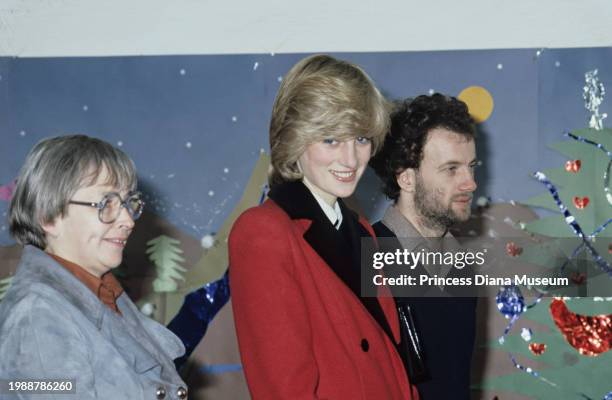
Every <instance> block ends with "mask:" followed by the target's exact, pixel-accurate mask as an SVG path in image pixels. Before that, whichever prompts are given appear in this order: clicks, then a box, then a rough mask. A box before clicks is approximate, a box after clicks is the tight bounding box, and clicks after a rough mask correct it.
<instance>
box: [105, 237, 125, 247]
mask: <svg viewBox="0 0 612 400" xmlns="http://www.w3.org/2000/svg"><path fill="white" fill-rule="evenodd" d="M104 241H106V242H110V243H112V244H114V245H115V246H120V247H125V244H126V243H127V238H109V239H104Z"/></svg>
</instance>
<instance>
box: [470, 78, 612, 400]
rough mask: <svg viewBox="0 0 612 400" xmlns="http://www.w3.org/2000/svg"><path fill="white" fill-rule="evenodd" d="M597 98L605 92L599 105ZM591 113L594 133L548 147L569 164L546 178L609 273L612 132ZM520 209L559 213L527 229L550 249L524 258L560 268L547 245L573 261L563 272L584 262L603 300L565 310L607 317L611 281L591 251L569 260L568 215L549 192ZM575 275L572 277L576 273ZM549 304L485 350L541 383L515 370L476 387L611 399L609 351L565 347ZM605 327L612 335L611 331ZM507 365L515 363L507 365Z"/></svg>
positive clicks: (575, 242) (572, 302) (578, 300)
mask: <svg viewBox="0 0 612 400" xmlns="http://www.w3.org/2000/svg"><path fill="white" fill-rule="evenodd" d="M595 74H596V72H595ZM591 78H592V75H591ZM587 83H588V74H587ZM602 89H603V88H602ZM602 98H603V90H602V93H601V97H600V98H599V102H597V104H596V105H597V106H598V105H599V104H600V103H601V99H602ZM585 100H587V99H586V96H585ZM592 100H593V99H591V101H592ZM587 104H588V102H587ZM587 109H589V106H588V105H587ZM590 110H591V111H592V112H594V113H593V115H594V117H593V118H592V119H591V122H590V126H591V128H588V129H584V130H579V131H575V132H572V134H570V135H568V136H569V140H564V141H562V142H559V143H554V144H552V145H551V146H550V147H551V148H553V149H554V150H556V151H558V152H560V153H561V154H563V155H564V156H566V157H567V158H568V160H567V162H566V164H565V165H563V166H560V167H559V168H553V169H549V170H545V171H543V173H544V175H545V176H546V177H547V178H548V180H549V181H550V182H551V183H552V184H553V185H554V186H555V188H556V189H557V192H558V196H559V200H560V201H561V202H562V203H563V204H564V205H565V206H566V207H567V210H568V211H569V212H570V213H571V215H572V216H573V217H574V218H575V222H577V224H578V225H579V226H580V228H581V229H582V231H583V232H584V234H585V236H587V237H589V236H591V235H593V236H592V237H590V238H588V239H587V240H588V242H589V244H590V245H591V246H592V248H593V249H594V250H595V251H596V252H597V253H598V254H599V255H600V256H602V257H603V259H604V260H605V262H606V263H607V265H608V266H612V256H611V253H612V228H611V227H609V226H608V225H607V224H608V223H610V221H611V219H612V195H610V192H609V180H608V181H607V182H606V180H605V176H606V174H607V175H609V174H610V172H612V171H610V170H609V168H610V163H611V161H610V160H611V158H610V153H609V152H608V151H609V150H612V130H611V129H603V127H602V126H601V121H602V120H603V119H604V118H605V114H604V115H599V114H598V111H597V110H596V109H595V110H593V109H590ZM595 117H597V118H595ZM606 171H607V172H606ZM606 187H608V189H606ZM525 203H526V204H527V205H530V206H534V207H542V208H545V209H548V210H551V211H553V212H556V214H555V215H551V216H548V217H545V218H541V219H538V220H535V221H532V222H530V223H527V224H526V225H525V229H526V230H527V231H529V232H531V233H534V234H538V235H543V236H545V237H548V238H550V241H549V244H551V245H550V246H538V247H533V248H528V249H525V252H524V253H523V254H522V255H521V257H522V258H523V259H524V260H525V261H528V262H530V263H532V264H535V265H538V266H541V267H542V268H548V269H550V270H551V271H552V270H554V269H559V268H560V267H561V265H560V263H559V261H560V258H559V256H558V254H557V252H556V251H551V250H550V249H551V246H552V247H555V248H556V249H560V250H561V252H562V253H563V255H564V258H565V260H567V259H569V258H570V256H571V255H575V256H578V257H575V259H573V260H572V262H570V263H568V264H567V267H568V272H571V270H572V268H575V267H576V268H577V266H578V261H576V260H582V261H586V263H585V264H586V265H588V270H586V274H585V276H586V279H588V288H589V292H587V293H598V295H599V296H600V297H573V298H571V299H566V304H567V307H568V309H569V310H571V312H572V313H576V314H581V315H587V316H598V315H603V316H606V315H611V314H612V297H609V296H612V277H611V275H610V274H608V273H606V272H604V271H602V268H600V267H599V266H597V265H596V264H595V262H594V261H595V259H594V258H593V256H592V253H591V252H589V251H587V250H586V249H584V248H582V250H580V251H577V252H576V253H574V250H575V249H576V248H577V247H578V246H580V245H581V243H582V239H580V238H578V237H577V236H576V234H575V233H574V232H573V230H572V228H571V226H570V225H569V224H568V221H567V220H566V218H565V216H563V215H562V214H560V213H559V206H558V205H557V203H556V201H555V200H554V198H553V197H552V196H551V193H550V192H549V191H545V193H543V194H541V195H539V196H536V197H534V198H531V199H529V200H527V201H526V202H525ZM569 222H571V218H570V221H569ZM610 225H612V224H610ZM606 228H608V229H606ZM568 238H573V239H568ZM562 258H563V257H562ZM578 272H579V271H578V270H576V271H575V272H574V273H576V274H577V273H578ZM575 276H576V277H577V278H579V277H580V276H579V275H575ZM606 293H607V295H606ZM548 294H549V295H550V294H551V293H548ZM587 295H589V294H587ZM606 296H608V297H606ZM528 302H529V301H528ZM550 303H551V298H550V297H544V298H543V299H542V301H541V302H540V303H539V304H537V305H535V306H534V307H532V308H529V309H528V310H527V311H525V312H524V313H523V314H522V315H521V317H520V319H519V323H518V324H517V325H516V326H515V327H514V328H513V329H512V330H511V331H510V333H509V334H508V335H507V336H506V337H505V338H504V340H503V341H499V340H498V339H497V338H495V339H493V340H491V342H490V343H489V344H488V347H489V348H491V349H495V350H496V351H504V352H507V353H508V354H509V355H513V356H514V357H516V358H515V360H516V361H517V363H518V364H520V365H522V366H523V367H525V368H530V371H536V372H537V374H539V377H535V376H533V375H532V374H530V373H527V372H525V371H523V370H520V369H519V368H517V369H515V370H514V371H515V372H512V373H509V374H505V375H501V376H497V377H492V378H489V379H486V380H485V381H484V382H482V384H481V385H479V386H480V387H482V388H486V389H489V390H493V391H497V390H499V391H506V392H511V393H518V394H521V395H523V396H527V397H530V398H533V399H568V400H574V399H583V400H585V399H586V400H588V399H592V400H601V399H604V397H605V396H606V395H607V394H609V393H611V392H612V380H610V377H611V372H610V371H611V369H610V366H612V351H606V352H603V353H600V354H598V355H595V356H587V355H582V354H580V353H579V352H578V351H577V350H576V349H575V348H574V347H572V346H570V344H569V343H568V342H567V341H566V339H565V337H564V336H563V334H562V333H561V332H560V330H559V328H558V327H557V326H556V325H555V322H554V320H553V317H552V315H551V311H550ZM608 327H609V329H610V330H612V326H610V325H608ZM501 334H502V332H500V336H501ZM530 344H532V345H535V346H538V345H539V346H541V345H545V346H546V347H545V350H544V351H543V352H538V351H533V348H532V349H530ZM608 345H609V344H608ZM508 362H509V363H511V362H512V361H511V359H510V358H509V359H508ZM611 396H612V395H611Z"/></svg>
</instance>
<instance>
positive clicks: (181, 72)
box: [179, 68, 187, 75]
mask: <svg viewBox="0 0 612 400" xmlns="http://www.w3.org/2000/svg"><path fill="white" fill-rule="evenodd" d="M186 73H187V71H185V69H184V68H181V70H180V71H179V74H181V75H185V74H186Z"/></svg>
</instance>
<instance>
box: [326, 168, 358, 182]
mask: <svg viewBox="0 0 612 400" xmlns="http://www.w3.org/2000/svg"><path fill="white" fill-rule="evenodd" d="M329 172H330V173H331V174H332V175H333V176H334V178H336V179H337V180H339V181H340V182H353V181H354V180H355V179H356V178H357V170H351V171H336V170H333V169H332V170H329Z"/></svg>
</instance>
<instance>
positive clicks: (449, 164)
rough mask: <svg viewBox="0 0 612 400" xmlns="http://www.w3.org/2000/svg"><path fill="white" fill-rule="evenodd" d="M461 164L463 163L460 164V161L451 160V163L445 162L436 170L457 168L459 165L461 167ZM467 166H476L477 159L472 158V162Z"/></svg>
mask: <svg viewBox="0 0 612 400" xmlns="http://www.w3.org/2000/svg"><path fill="white" fill-rule="evenodd" d="M462 164H463V163H462V162H460V161H456V160H451V161H447V162H445V163H444V164H442V165H440V166H438V169H439V170H440V169H444V168H446V167H456V166H459V165H462ZM468 165H470V166H472V165H478V159H476V158H474V159H473V160H472V161H470V162H469V164H468Z"/></svg>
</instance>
